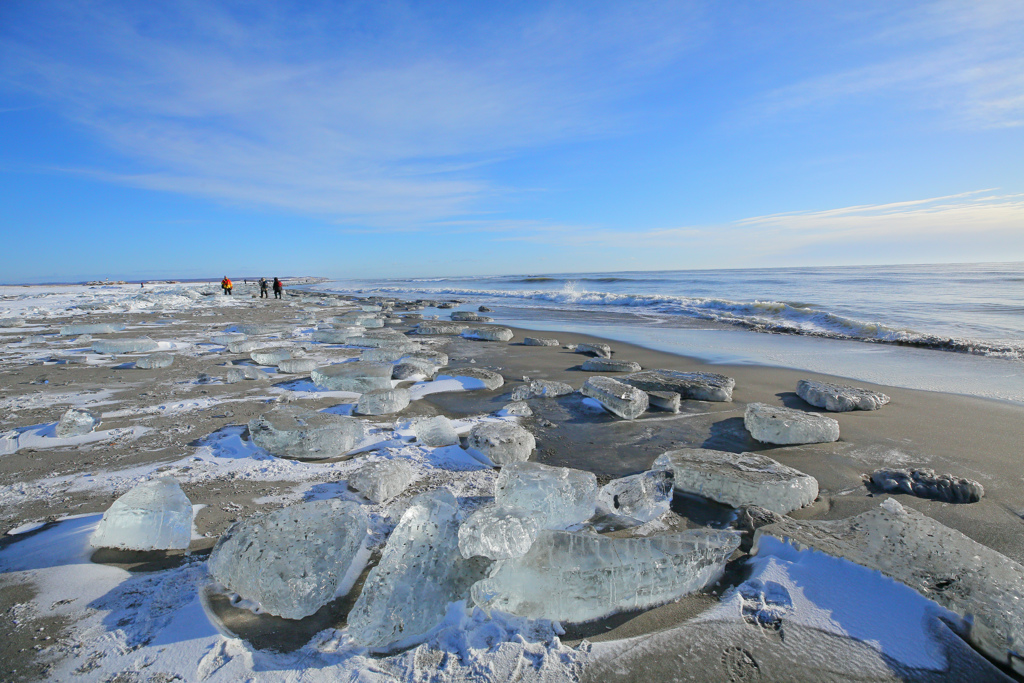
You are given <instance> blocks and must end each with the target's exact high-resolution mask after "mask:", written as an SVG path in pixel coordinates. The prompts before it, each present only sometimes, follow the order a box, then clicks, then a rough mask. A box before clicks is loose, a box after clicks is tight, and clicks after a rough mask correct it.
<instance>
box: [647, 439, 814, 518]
mask: <svg viewBox="0 0 1024 683" xmlns="http://www.w3.org/2000/svg"><path fill="white" fill-rule="evenodd" d="M652 467H653V468H654V469H658V468H664V469H671V470H672V471H673V472H674V473H675V480H674V485H675V488H676V490H677V491H682V492H683V493H692V494H695V495H698V496H704V497H705V498H710V499H711V500H714V501H717V502H719V503H725V504H726V505H731V506H732V507H746V506H749V505H757V506H760V507H763V508H766V509H768V510H771V511H772V512H777V513H779V514H783V515H784V514H787V513H789V512H792V511H793V510H796V509H798V508H801V507H804V506H806V505H810V504H811V503H813V502H814V500H815V498H817V497H818V480H817V479H815V478H814V477H812V476H811V475H809V474H805V473H803V472H801V471H800V470H796V469H793V468H792V467H788V466H786V465H783V464H782V463H780V462H778V461H777V460H773V459H772V458H769V457H768V456H766V455H761V454H759V453H727V452H724V451H714V450H710V449H706V448H682V449H679V450H674V451H668V452H667V453H662V454H661V455H659V456H658V458H657V459H656V460H655V461H654V465H653V466H652Z"/></svg>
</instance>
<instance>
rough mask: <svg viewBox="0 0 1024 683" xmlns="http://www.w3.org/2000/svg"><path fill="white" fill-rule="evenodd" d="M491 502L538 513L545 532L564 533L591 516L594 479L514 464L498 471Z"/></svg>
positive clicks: (579, 472) (569, 471)
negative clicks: (563, 530) (555, 530)
mask: <svg viewBox="0 0 1024 683" xmlns="http://www.w3.org/2000/svg"><path fill="white" fill-rule="evenodd" d="M494 502H495V504H497V505H500V506H504V507H517V508H521V509H523V510H527V511H531V512H537V513H539V514H540V521H541V526H542V527H543V528H545V529H565V528H567V527H570V526H572V525H574V524H579V523H581V522H585V521H587V520H588V519H590V518H591V517H593V516H594V510H595V508H596V504H597V477H596V476H595V475H594V474H593V473H592V472H584V471H583V470H574V469H571V468H568V467H551V466H549V465H541V464H540V463H536V462H514V463H511V464H509V465H506V466H504V467H502V468H501V473H500V474H499V475H498V480H497V481H496V482H495V484H494Z"/></svg>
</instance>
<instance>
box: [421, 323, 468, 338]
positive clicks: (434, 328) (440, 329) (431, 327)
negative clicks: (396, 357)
mask: <svg viewBox="0 0 1024 683" xmlns="http://www.w3.org/2000/svg"><path fill="white" fill-rule="evenodd" d="M464 329H466V326H465V325H460V324H458V323H446V322H440V321H437V320H424V321H423V322H421V323H419V324H418V325H417V326H416V329H414V330H413V334H448V335H460V334H462V331H463V330H464Z"/></svg>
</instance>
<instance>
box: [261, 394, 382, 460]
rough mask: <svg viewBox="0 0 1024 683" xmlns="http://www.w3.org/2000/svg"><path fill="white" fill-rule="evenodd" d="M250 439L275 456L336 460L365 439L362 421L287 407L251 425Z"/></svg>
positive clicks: (263, 416) (265, 415)
mask: <svg viewBox="0 0 1024 683" xmlns="http://www.w3.org/2000/svg"><path fill="white" fill-rule="evenodd" d="M249 438H250V439H252V442H253V443H255V444H256V445H257V446H259V447H260V448H262V449H264V450H266V451H267V452H269V453H273V454H274V455H279V456H283V457H289V458H305V459H320V458H334V457H337V456H339V455H343V454H345V453H347V452H348V451H350V450H352V448H354V447H355V445H356V444H357V443H358V442H359V440H360V439H362V438H363V423H362V422H360V421H359V420H357V419H355V418H352V417H346V416H344V415H335V414H333V413H317V412H313V411H309V410H303V409H301V408H294V407H291V406H286V407H284V408H278V409H276V410H272V411H271V412H269V413H265V414H263V415H261V416H260V417H258V418H256V419H254V420H250V421H249Z"/></svg>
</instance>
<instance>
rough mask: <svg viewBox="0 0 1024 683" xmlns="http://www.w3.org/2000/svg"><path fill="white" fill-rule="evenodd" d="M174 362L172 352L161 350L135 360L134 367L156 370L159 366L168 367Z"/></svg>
mask: <svg viewBox="0 0 1024 683" xmlns="http://www.w3.org/2000/svg"><path fill="white" fill-rule="evenodd" d="M173 364H174V354H171V353H165V352H163V351H160V352H157V353H151V354H149V355H148V356H143V357H142V358H140V359H138V360H137V361H135V367H137V368H140V369H142V370H156V369H159V368H169V367H171V366H172V365H173Z"/></svg>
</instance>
